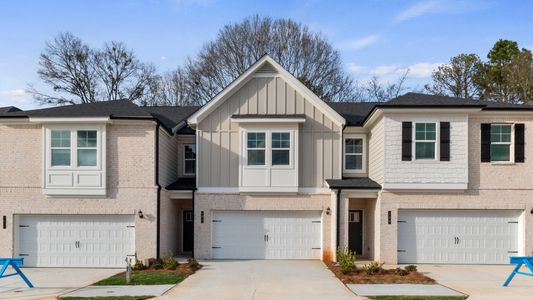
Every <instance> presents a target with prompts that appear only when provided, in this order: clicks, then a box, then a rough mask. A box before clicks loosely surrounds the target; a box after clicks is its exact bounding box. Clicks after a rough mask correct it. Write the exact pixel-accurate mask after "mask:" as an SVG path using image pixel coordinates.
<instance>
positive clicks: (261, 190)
mask: <svg viewBox="0 0 533 300" xmlns="http://www.w3.org/2000/svg"><path fill="white" fill-rule="evenodd" d="M239 192H241V193H298V187H280V186H276V187H263V186H260V187H247V186H246V187H242V186H241V187H239Z"/></svg>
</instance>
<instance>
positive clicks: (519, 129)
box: [514, 124, 525, 163]
mask: <svg viewBox="0 0 533 300" xmlns="http://www.w3.org/2000/svg"><path fill="white" fill-rule="evenodd" d="M524 129H525V128H524V124H514V161H515V162H517V163H523V162H524V158H525V157H524Z"/></svg>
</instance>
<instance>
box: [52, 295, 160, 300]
mask: <svg viewBox="0 0 533 300" xmlns="http://www.w3.org/2000/svg"><path fill="white" fill-rule="evenodd" d="M153 297H154V296H119V297H117V296H115V297H61V298H59V299H61V300H145V299H150V298H153Z"/></svg>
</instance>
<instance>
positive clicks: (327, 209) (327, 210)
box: [326, 207, 331, 216]
mask: <svg viewBox="0 0 533 300" xmlns="http://www.w3.org/2000/svg"><path fill="white" fill-rule="evenodd" d="M326 215H328V216H329V215H331V208H329V207H328V208H326Z"/></svg>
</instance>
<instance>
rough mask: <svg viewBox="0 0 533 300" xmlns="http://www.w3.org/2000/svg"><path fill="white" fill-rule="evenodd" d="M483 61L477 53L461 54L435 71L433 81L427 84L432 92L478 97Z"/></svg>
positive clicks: (427, 89) (426, 88)
mask: <svg viewBox="0 0 533 300" xmlns="http://www.w3.org/2000/svg"><path fill="white" fill-rule="evenodd" d="M482 72H483V62H482V61H481V59H479V57H478V56H477V55H476V54H459V55H457V56H454V57H452V58H451V59H450V62H449V63H448V64H444V65H441V66H439V67H438V68H437V70H435V71H433V74H432V83H431V84H427V85H426V86H425V90H426V91H427V92H429V93H431V94H436V95H446V96H453V97H459V98H467V99H473V98H478V97H479V95H480V93H481V86H480V80H481V76H482Z"/></svg>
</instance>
